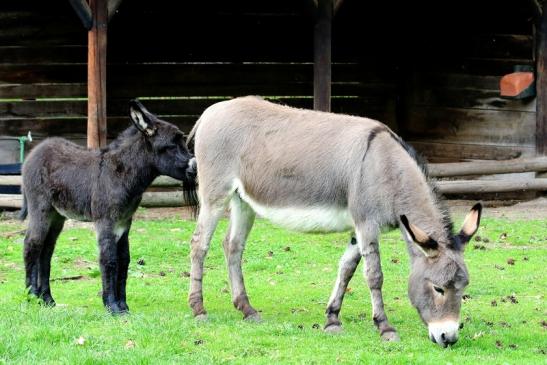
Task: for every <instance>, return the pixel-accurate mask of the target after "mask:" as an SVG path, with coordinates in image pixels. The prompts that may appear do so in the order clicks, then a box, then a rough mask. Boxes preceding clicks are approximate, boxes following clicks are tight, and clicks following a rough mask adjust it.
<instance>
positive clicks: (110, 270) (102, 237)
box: [96, 221, 123, 314]
mask: <svg viewBox="0 0 547 365" xmlns="http://www.w3.org/2000/svg"><path fill="white" fill-rule="evenodd" d="M96 230H97V235H98V240H99V256H100V257H99V264H100V267H101V276H102V281H103V303H104V306H105V307H106V309H108V310H109V311H110V312H112V313H113V314H115V313H120V312H123V311H122V310H121V309H120V307H119V305H118V302H117V300H116V284H117V281H118V280H117V277H118V252H117V241H118V240H117V237H116V235H115V234H114V231H113V230H114V224H113V222H109V221H108V222H104V221H102V222H98V223H97V225H96Z"/></svg>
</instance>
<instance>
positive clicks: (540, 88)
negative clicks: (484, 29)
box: [536, 1, 547, 155]
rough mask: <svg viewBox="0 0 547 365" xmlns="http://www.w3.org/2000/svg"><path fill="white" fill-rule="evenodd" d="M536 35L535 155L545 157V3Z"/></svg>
mask: <svg viewBox="0 0 547 365" xmlns="http://www.w3.org/2000/svg"><path fill="white" fill-rule="evenodd" d="M536 34H537V37H538V38H539V39H538V42H537V44H538V48H537V50H536V62H537V65H536V83H537V84H536V85H537V98H536V108H537V110H536V154H537V155H547V73H546V70H545V65H546V64H547V49H546V48H547V1H545V2H544V3H543V14H542V15H541V19H540V22H539V29H538V31H537V32H536Z"/></svg>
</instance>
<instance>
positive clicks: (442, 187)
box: [437, 179, 547, 194]
mask: <svg viewBox="0 0 547 365" xmlns="http://www.w3.org/2000/svg"><path fill="white" fill-rule="evenodd" d="M437 187H438V189H439V191H440V192H441V193H442V194H483V193H507V192H511V191H547V179H529V180H520V181H518V180H517V181H507V180H457V181H438V182H437Z"/></svg>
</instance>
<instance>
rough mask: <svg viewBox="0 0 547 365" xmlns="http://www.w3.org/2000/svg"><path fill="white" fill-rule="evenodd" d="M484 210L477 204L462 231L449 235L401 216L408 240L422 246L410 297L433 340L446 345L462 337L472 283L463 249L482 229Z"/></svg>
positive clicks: (417, 253)
mask: <svg viewBox="0 0 547 365" xmlns="http://www.w3.org/2000/svg"><path fill="white" fill-rule="evenodd" d="M481 210H482V206H481V205H480V204H476V205H475V206H474V207H473V208H472V209H471V211H470V212H469V214H468V215H467V217H466V218H465V221H464V223H463V227H462V229H461V231H460V233H459V234H457V235H455V236H451V237H447V238H442V237H435V233H434V232H431V233H430V234H428V233H426V232H424V231H423V230H422V229H420V228H419V227H417V226H415V225H414V224H412V223H410V222H409V221H408V219H407V218H406V216H401V222H402V224H403V227H404V228H403V229H402V230H403V233H404V236H405V239H406V240H407V242H409V243H410V244H411V245H413V247H415V248H418V249H417V250H413V252H414V253H415V254H414V255H413V256H414V257H413V262H412V271H411V274H410V279H409V285H408V296H409V298H410V301H411V303H412V305H413V306H414V307H416V309H417V310H418V313H419V314H420V317H421V318H422V320H423V321H424V322H425V323H426V324H427V326H428V328H429V338H430V339H431V341H433V342H435V343H437V344H439V345H441V346H443V347H446V346H448V345H451V344H454V343H455V342H456V341H457V340H458V330H459V329H460V324H459V323H460V307H461V301H462V296H463V292H464V289H465V287H466V286H467V285H468V284H469V274H468V272H467V268H466V266H465V263H464V260H463V250H464V247H465V244H466V243H467V242H469V240H470V239H471V237H472V236H473V235H474V234H475V232H477V229H478V228H479V223H480V216H481ZM451 235H452V233H451ZM432 236H433V237H432ZM441 236H443V235H441ZM411 248H412V247H411Z"/></svg>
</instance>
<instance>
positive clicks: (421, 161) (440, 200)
mask: <svg viewBox="0 0 547 365" xmlns="http://www.w3.org/2000/svg"><path fill="white" fill-rule="evenodd" d="M390 132H391V130H390ZM390 134H391V136H392V137H393V138H394V139H395V140H396V141H397V142H399V144H400V145H401V146H402V147H403V148H404V150H405V151H406V152H407V153H408V155H409V156H410V157H411V158H412V159H413V160H414V161H416V164H417V165H418V167H419V168H420V170H421V171H422V173H423V174H424V176H425V178H426V180H427V183H428V185H429V187H430V189H431V191H432V192H433V196H434V198H435V199H434V204H435V205H436V206H437V208H438V209H439V211H440V212H441V215H442V218H441V219H442V224H443V229H444V231H445V233H446V237H448V239H449V240H450V247H451V248H454V249H459V248H460V247H459V245H460V244H459V241H458V240H455V239H454V237H453V229H454V223H453V222H452V219H451V218H450V214H449V212H448V207H447V205H446V201H445V200H444V197H443V195H442V194H441V192H440V191H439V188H438V187H437V184H436V183H435V180H434V179H433V178H431V176H429V169H428V167H427V160H426V159H425V158H424V157H423V156H422V155H421V154H420V153H419V152H418V151H416V150H415V149H414V147H412V146H411V145H409V144H408V143H406V142H405V141H403V140H402V139H401V137H399V136H398V135H396V134H395V133H393V132H391V133H390Z"/></svg>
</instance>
